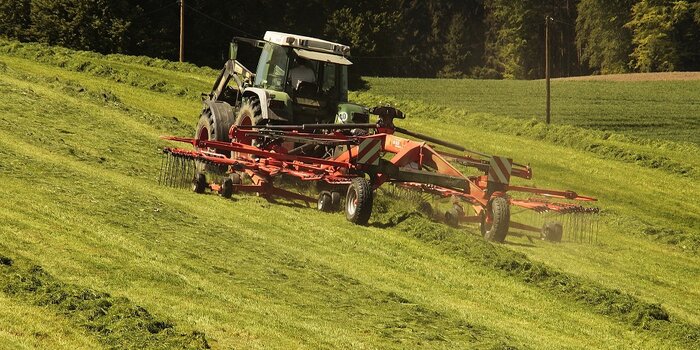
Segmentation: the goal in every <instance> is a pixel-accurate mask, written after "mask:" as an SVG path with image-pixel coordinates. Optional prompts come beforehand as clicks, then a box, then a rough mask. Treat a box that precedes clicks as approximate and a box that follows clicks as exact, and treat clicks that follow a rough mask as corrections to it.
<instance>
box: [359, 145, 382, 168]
mask: <svg viewBox="0 0 700 350" xmlns="http://www.w3.org/2000/svg"><path fill="white" fill-rule="evenodd" d="M381 151H382V140H381V139H364V140H362V142H360V146H359V150H358V152H357V163H360V164H370V165H379V158H381V155H382V154H381Z"/></svg>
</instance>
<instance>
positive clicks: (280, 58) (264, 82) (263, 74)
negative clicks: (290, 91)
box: [254, 42, 289, 91]
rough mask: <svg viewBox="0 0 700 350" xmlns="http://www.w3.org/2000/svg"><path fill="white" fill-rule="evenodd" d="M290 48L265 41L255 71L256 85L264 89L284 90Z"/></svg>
mask: <svg viewBox="0 0 700 350" xmlns="http://www.w3.org/2000/svg"><path fill="white" fill-rule="evenodd" d="M287 53H288V49H287V48H285V47H283V46H280V45H277V44H273V43H269V42H268V43H265V46H264V47H263V49H262V52H261V53H260V60H259V61H258V67H257V69H256V72H255V82H254V85H255V86H257V87H261V88H263V89H268V90H274V91H284V90H285V83H286V81H287V66H288V65H289V56H288V54H287Z"/></svg>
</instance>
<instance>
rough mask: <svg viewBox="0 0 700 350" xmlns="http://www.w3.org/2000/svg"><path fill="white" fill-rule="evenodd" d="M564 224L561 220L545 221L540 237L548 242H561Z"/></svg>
mask: <svg viewBox="0 0 700 350" xmlns="http://www.w3.org/2000/svg"><path fill="white" fill-rule="evenodd" d="M563 235H564V226H563V225H562V224H561V222H556V221H555V222H545V223H544V225H542V239H543V240H545V241H550V242H561V238H562V236H563Z"/></svg>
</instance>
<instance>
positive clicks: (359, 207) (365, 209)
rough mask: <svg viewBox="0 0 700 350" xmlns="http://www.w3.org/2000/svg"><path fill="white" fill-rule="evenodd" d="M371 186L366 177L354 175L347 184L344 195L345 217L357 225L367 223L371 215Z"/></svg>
mask: <svg viewBox="0 0 700 350" xmlns="http://www.w3.org/2000/svg"><path fill="white" fill-rule="evenodd" d="M373 195H374V194H373V193H372V186H371V185H370V184H369V181H367V179H365V178H362V177H356V178H354V179H352V183H351V184H350V186H348V193H347V195H346V196H345V217H346V218H347V219H348V221H350V222H352V223H354V224H357V225H367V222H369V217H370V216H371V215H372V204H373Z"/></svg>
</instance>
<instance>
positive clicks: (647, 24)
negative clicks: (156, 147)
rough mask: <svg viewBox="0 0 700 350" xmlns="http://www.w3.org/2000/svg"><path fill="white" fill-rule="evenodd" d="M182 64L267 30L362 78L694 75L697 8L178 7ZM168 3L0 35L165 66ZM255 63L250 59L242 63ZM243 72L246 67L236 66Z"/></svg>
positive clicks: (601, 3) (407, 2)
mask: <svg viewBox="0 0 700 350" xmlns="http://www.w3.org/2000/svg"><path fill="white" fill-rule="evenodd" d="M185 4H186V26H185V28H186V38H187V40H186V58H187V60H188V61H190V62H194V63H197V64H200V65H209V66H213V67H219V66H221V64H222V62H223V60H224V59H225V58H226V57H225V55H226V53H227V45H228V41H229V40H230V39H231V37H233V36H235V35H238V36H253V37H261V36H262V34H263V33H264V32H265V31H266V30H277V31H285V32H292V33H298V34H305V35H310V36H316V37H324V38H327V39H330V40H335V41H340V42H343V43H347V44H349V45H351V46H352V47H353V56H354V59H353V61H354V62H355V63H356V68H357V69H356V70H357V71H359V72H361V73H362V74H364V75H390V76H417V77H435V76H438V77H465V76H472V77H478V78H501V77H505V78H516V79H529V78H540V77H542V76H543V74H544V58H543V56H544V43H545V42H544V27H545V16H550V17H551V18H552V20H551V21H550V35H551V36H550V38H551V39H550V40H551V52H552V57H551V62H552V74H553V76H571V75H581V74H590V73H604V74H605V73H622V72H630V71H639V72H651V71H672V70H700V0H471V1H465V0H462V1H455V0H452V1H450V0H423V1H420V0H355V1H342V0H287V1H285V2H280V1H275V0H245V1H239V0H185ZM178 26H179V10H178V4H177V3H176V0H141V1H136V0H0V35H4V36H8V37H12V38H18V39H20V40H31V41H40V42H46V43H49V44H53V45H61V46H66V47H70V48H75V49H83V50H93V51H98V52H102V53H113V52H117V53H127V54H137V55H148V56H154V57H163V58H169V59H175V58H176V56H177V52H178V35H179V34H178V31H179V27H178ZM253 55H254V54H253V53H250V54H249V56H248V59H249V60H252V57H253ZM246 63H248V64H253V63H252V62H246Z"/></svg>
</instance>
